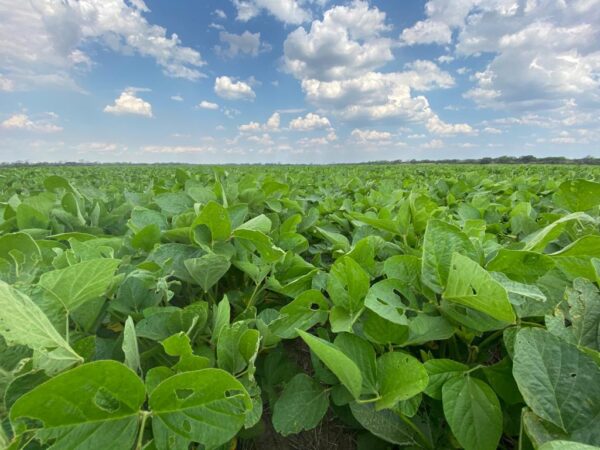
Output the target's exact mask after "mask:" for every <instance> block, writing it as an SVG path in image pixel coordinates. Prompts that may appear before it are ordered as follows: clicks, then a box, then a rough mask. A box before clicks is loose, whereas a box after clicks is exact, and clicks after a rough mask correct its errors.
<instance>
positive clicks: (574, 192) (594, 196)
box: [554, 179, 600, 211]
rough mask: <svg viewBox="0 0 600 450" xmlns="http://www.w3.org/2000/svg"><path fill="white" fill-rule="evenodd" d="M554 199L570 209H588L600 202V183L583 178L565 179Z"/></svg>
mask: <svg viewBox="0 0 600 450" xmlns="http://www.w3.org/2000/svg"><path fill="white" fill-rule="evenodd" d="M554 201H555V202H556V204H558V205H561V206H563V207H565V208H567V209H568V210H569V211H587V210H588V209H592V208H593V207H594V206H596V205H598V204H600V183H595V182H593V181H588V180H582V179H578V180H567V181H563V182H562V183H561V185H560V186H559V187H558V190H557V191H556V193H555V194H554Z"/></svg>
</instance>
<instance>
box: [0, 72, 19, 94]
mask: <svg viewBox="0 0 600 450" xmlns="http://www.w3.org/2000/svg"><path fill="white" fill-rule="evenodd" d="M14 90H15V83H14V81H13V80H10V79H8V78H6V77H5V76H3V75H2V74H1V73H0V91H4V92H12V91H14Z"/></svg>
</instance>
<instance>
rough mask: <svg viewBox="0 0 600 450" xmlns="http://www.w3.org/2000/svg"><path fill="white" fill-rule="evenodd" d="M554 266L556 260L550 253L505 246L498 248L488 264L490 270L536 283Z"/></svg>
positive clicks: (524, 281) (525, 281)
mask: <svg viewBox="0 0 600 450" xmlns="http://www.w3.org/2000/svg"><path fill="white" fill-rule="evenodd" d="M552 268H554V261H553V260H552V258H551V257H550V256H548V255H544V254H541V253H536V252H528V251H522V250H508V249H505V248H501V249H500V250H498V253H496V256H494V258H493V259H492V260H491V261H490V262H488V263H487V265H486V269H487V270H489V271H490V272H502V273H503V274H505V275H506V276H507V277H508V278H510V279H512V280H515V281H518V282H520V283H535V282H536V281H537V280H538V279H539V278H540V277H542V276H543V275H545V274H546V273H547V272H548V271H549V270H551V269H552Z"/></svg>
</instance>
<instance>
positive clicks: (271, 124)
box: [265, 112, 281, 130]
mask: <svg viewBox="0 0 600 450" xmlns="http://www.w3.org/2000/svg"><path fill="white" fill-rule="evenodd" d="M280 123H281V117H280V116H279V113H278V112H274V113H273V114H272V115H271V117H269V119H268V120H267V123H266V124H265V127H266V128H267V129H269V130H277V129H278V128H279V125H280Z"/></svg>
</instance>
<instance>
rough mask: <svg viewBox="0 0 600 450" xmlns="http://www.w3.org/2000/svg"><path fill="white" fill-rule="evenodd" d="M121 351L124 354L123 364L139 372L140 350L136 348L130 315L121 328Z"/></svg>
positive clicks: (133, 326)
mask: <svg viewBox="0 0 600 450" xmlns="http://www.w3.org/2000/svg"><path fill="white" fill-rule="evenodd" d="M123 353H124V354H125V365H126V366H127V367H129V368H130V369H131V370H133V371H134V372H139V371H140V369H141V366H140V351H139V349H138V343H137V336H136V334H135V325H134V323H133V319H132V318H131V316H129V317H127V320H126V321H125V327H124V328H123Z"/></svg>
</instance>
